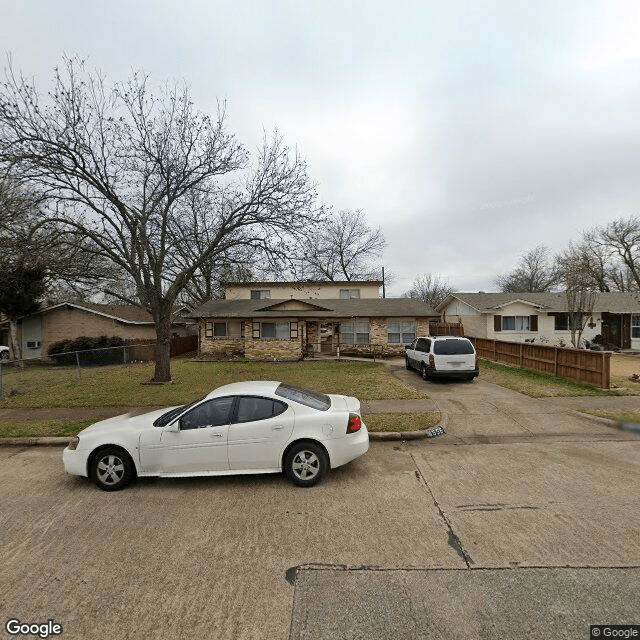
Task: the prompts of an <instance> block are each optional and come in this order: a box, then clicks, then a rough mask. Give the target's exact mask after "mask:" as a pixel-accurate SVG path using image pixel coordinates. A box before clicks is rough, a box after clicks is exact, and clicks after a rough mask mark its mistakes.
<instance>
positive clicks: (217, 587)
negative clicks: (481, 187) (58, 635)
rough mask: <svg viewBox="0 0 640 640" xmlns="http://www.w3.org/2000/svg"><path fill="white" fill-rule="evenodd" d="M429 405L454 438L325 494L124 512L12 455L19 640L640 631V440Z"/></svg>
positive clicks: (173, 483)
mask: <svg viewBox="0 0 640 640" xmlns="http://www.w3.org/2000/svg"><path fill="white" fill-rule="evenodd" d="M415 381H416V384H425V385H426V384H427V383H423V382H422V381H421V380H419V378H417V376H416V378H415ZM425 388H426V387H425ZM428 393H429V395H430V397H431V398H432V399H433V400H434V402H435V403H436V404H437V405H438V407H439V408H440V409H441V410H443V411H445V412H447V433H446V435H445V436H440V437H438V438H434V439H433V440H419V441H412V442H400V441H398V442H372V443H371V449H370V451H369V453H368V454H367V455H366V456H364V457H363V458H361V459H359V460H356V461H355V462H353V463H351V464H349V465H347V466H345V467H343V468H339V469H336V470H334V471H333V472H332V473H331V475H330V476H329V478H328V480H327V481H326V482H324V483H323V484H321V485H319V486H317V487H315V488H312V489H308V490H304V489H299V488H296V487H294V486H293V485H290V484H289V483H288V482H286V480H285V479H284V478H282V477H280V476H269V475H265V476H257V477H248V476H247V477H236V478H228V477H225V478H202V479H182V480H176V479H171V480H169V479H167V480H155V479H144V480H140V481H138V482H137V483H136V484H134V485H133V486H132V487H131V488H129V489H127V490H125V491H122V492H117V493H113V494H109V493H103V492H101V491H99V490H98V489H97V488H95V487H94V486H93V485H92V484H91V483H90V482H89V481H88V480H86V479H82V478H75V477H70V476H65V474H64V472H63V469H62V462H61V451H60V450H59V449H58V448H52V447H24V448H18V447H2V448H0V459H1V460H2V465H1V467H0V481H1V482H2V486H3V492H2V497H1V498H0V505H1V513H2V516H1V526H0V535H2V541H3V544H2V558H1V559H2V569H1V570H0V571H1V574H0V576H1V580H0V583H1V584H2V587H1V590H2V592H1V596H2V603H3V604H2V607H3V612H2V613H3V616H4V617H3V625H4V624H5V623H6V621H7V620H9V619H11V618H16V619H19V620H20V621H22V622H26V623H36V622H46V621H47V620H50V619H52V620H54V621H55V622H56V623H59V624H61V625H62V626H63V635H62V637H63V638H89V639H90V638H100V637H105V636H117V637H120V638H225V639H226V638H229V639H231V638H234V639H235V638H256V639H257V638H268V639H270V638H274V639H283V640H284V639H285V638H287V637H291V638H296V639H297V638H370V637H389V638H403V637H406V638H409V637H414V638H415V637H425V638H427V637H429V638H455V637H458V638H459V637H469V638H473V637H487V638H489V637H491V638H519V637H523V638H524V637H549V638H552V637H553V638H582V637H584V638H588V637H589V627H588V625H589V624H604V623H619V624H623V623H627V624H629V623H635V624H638V623H640V619H638V620H634V619H632V616H633V615H634V614H635V615H637V613H636V612H638V611H640V596H639V594H638V588H637V584H638V581H639V578H640V536H639V535H638V531H639V530H640V495H639V492H638V490H637V488H638V486H640V439H639V438H638V436H637V435H636V434H630V433H624V432H620V431H617V430H615V429H612V428H611V427H610V426H606V425H604V424H601V423H598V422H596V421H592V420H588V419H583V418H580V417H577V416H576V414H574V413H570V412H567V411H565V410H563V409H561V408H558V407H557V406H556V405H554V404H553V403H551V402H547V401H539V400H533V399H531V398H527V397H524V396H521V395H519V394H517V393H515V392H511V391H507V390H505V389H503V388H500V387H496V386H495V385H491V384H489V383H485V382H483V381H482V380H478V381H476V382H474V383H473V384H464V383H452V384H450V385H447V384H438V385H430V386H429V387H428ZM403 630H404V631H403ZM534 632H535V633H534ZM541 633H542V635H540V634H541ZM403 634H404V635H403ZM461 634H462V636H461Z"/></svg>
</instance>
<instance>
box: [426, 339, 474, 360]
mask: <svg viewBox="0 0 640 640" xmlns="http://www.w3.org/2000/svg"><path fill="white" fill-rule="evenodd" d="M433 352H434V353H435V354H436V355H437V356H457V355H461V354H471V353H473V345H472V344H471V343H470V342H469V341H468V340H454V339H452V340H436V342H435V344H434V345H433Z"/></svg>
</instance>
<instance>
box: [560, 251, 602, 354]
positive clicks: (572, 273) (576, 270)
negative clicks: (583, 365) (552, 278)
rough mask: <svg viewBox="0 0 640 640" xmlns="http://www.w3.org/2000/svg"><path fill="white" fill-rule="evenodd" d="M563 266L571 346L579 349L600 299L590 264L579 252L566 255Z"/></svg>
mask: <svg viewBox="0 0 640 640" xmlns="http://www.w3.org/2000/svg"><path fill="white" fill-rule="evenodd" d="M562 266H563V271H562V280H563V283H564V287H565V295H566V298H567V309H568V312H569V330H570V332H571V344H572V345H573V346H574V347H575V348H576V349H577V348H578V347H579V346H580V341H581V340H582V333H583V332H584V328H585V327H586V325H587V322H588V320H589V318H590V317H591V315H592V314H593V307H594V305H595V303H596V300H597V298H598V289H597V283H596V281H595V280H594V278H593V273H592V271H591V268H590V264H589V262H588V261H585V260H584V259H583V256H582V255H581V254H580V253H579V252H577V253H574V254H568V253H565V254H564V261H563V263H562Z"/></svg>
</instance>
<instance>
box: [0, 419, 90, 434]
mask: <svg viewBox="0 0 640 640" xmlns="http://www.w3.org/2000/svg"><path fill="white" fill-rule="evenodd" d="M94 422H97V420H27V421H18V422H13V421H12V422H1V423H0V438H24V437H29V438H34V437H43V436H46V437H50V436H75V435H76V434H77V433H78V432H80V431H82V430H83V429H84V428H85V427H88V426H89V425H91V424H93V423H94Z"/></svg>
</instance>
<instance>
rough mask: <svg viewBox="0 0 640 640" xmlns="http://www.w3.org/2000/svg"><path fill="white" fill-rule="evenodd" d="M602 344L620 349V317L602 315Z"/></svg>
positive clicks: (621, 339) (621, 343) (608, 314)
mask: <svg viewBox="0 0 640 640" xmlns="http://www.w3.org/2000/svg"><path fill="white" fill-rule="evenodd" d="M602 342H603V343H604V344H605V345H613V346H615V347H619V348H622V346H623V335H622V316H621V315H617V314H613V313H607V314H604V313H603V314H602Z"/></svg>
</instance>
